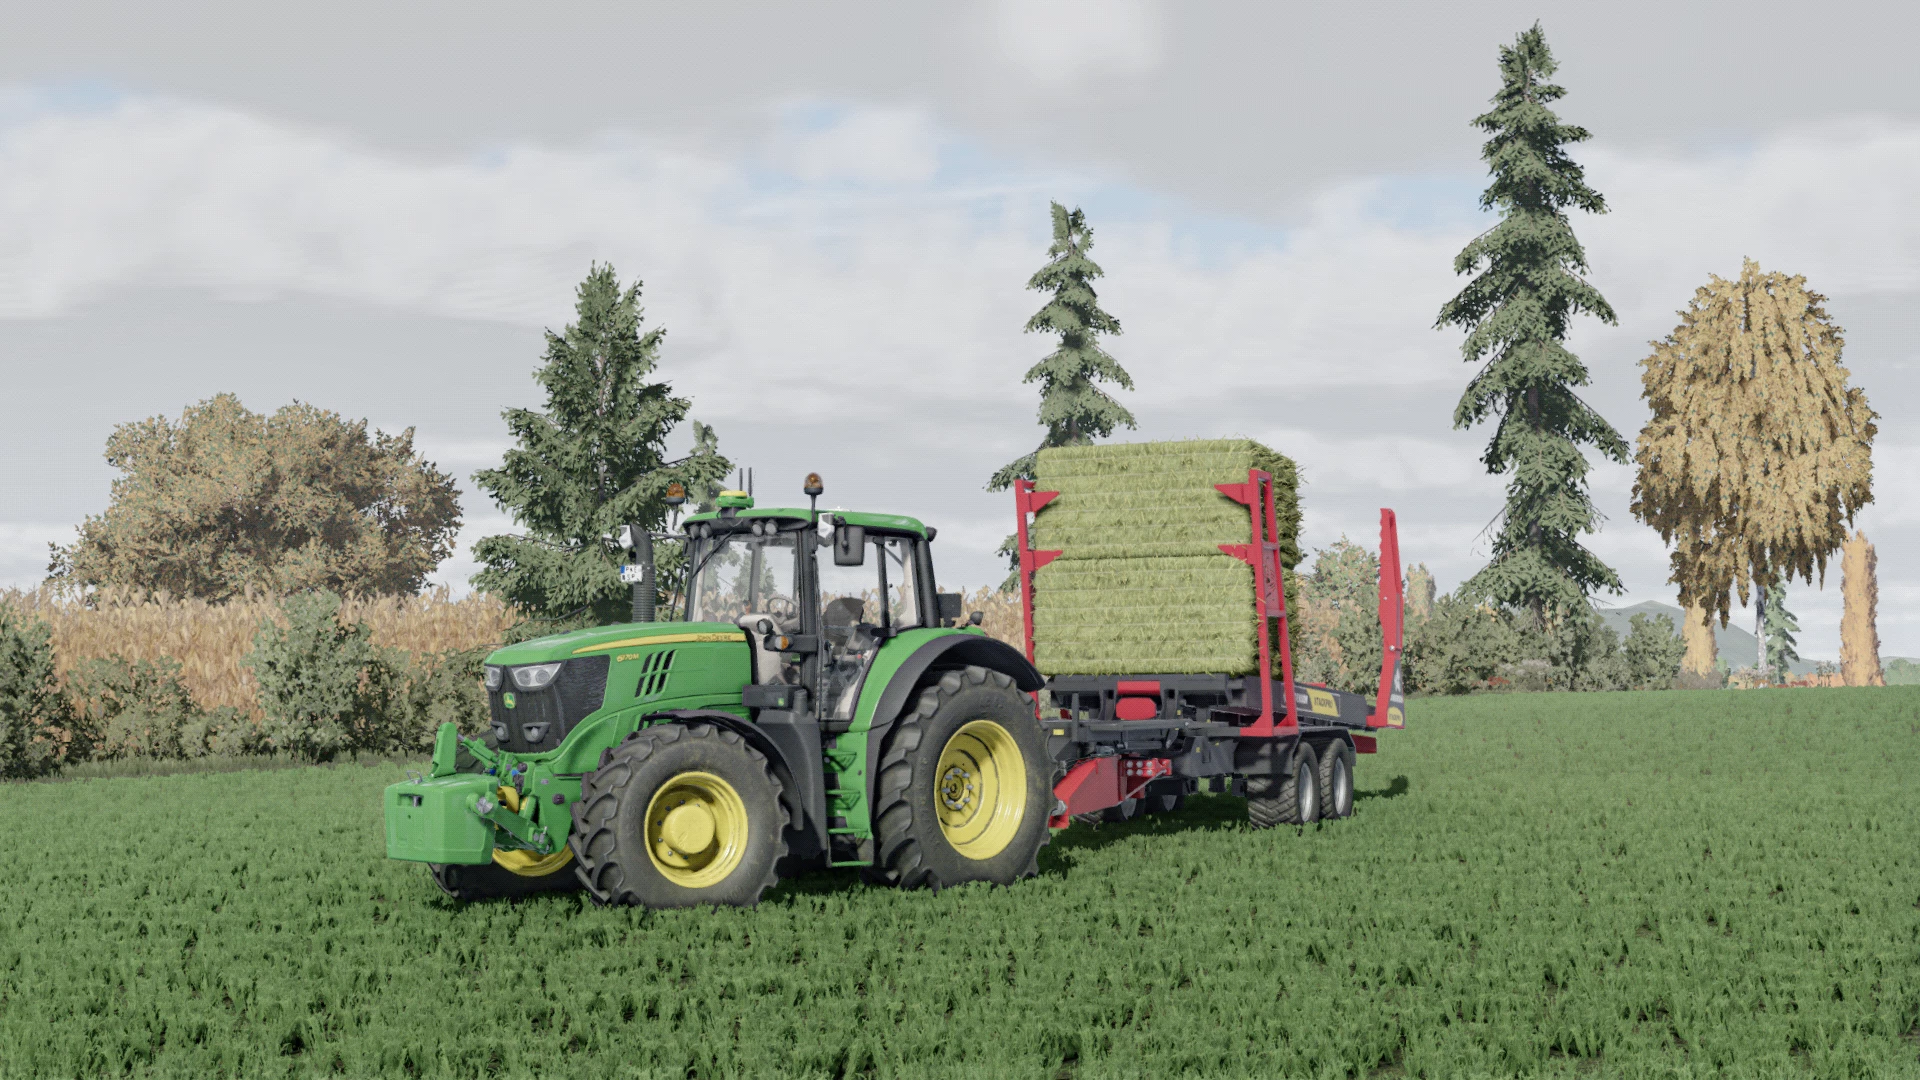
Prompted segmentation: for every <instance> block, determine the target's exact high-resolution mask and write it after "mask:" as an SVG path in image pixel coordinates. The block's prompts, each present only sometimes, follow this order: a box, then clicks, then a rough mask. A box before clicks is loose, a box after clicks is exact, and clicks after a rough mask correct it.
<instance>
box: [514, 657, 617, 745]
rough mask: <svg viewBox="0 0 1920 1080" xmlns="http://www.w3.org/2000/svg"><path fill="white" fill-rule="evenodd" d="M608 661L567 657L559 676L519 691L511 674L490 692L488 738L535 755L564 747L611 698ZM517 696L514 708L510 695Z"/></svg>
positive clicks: (599, 658) (604, 659)
mask: <svg viewBox="0 0 1920 1080" xmlns="http://www.w3.org/2000/svg"><path fill="white" fill-rule="evenodd" d="M607 665H608V659H607V657H604V656H581V657H575V658H574V659H572V660H568V661H567V662H566V664H565V665H564V666H562V667H561V668H560V675H559V677H557V678H555V679H554V680H553V681H552V682H551V683H548V684H547V685H546V687H545V688H544V689H540V690H518V689H515V688H514V686H513V676H512V674H511V673H510V672H509V673H508V675H507V677H506V679H504V680H503V681H502V682H503V685H502V686H501V688H500V689H499V690H496V691H494V692H492V693H490V694H488V695H487V707H488V711H489V712H490V714H491V716H492V719H493V737H492V738H491V739H490V740H488V741H489V743H490V744H491V745H492V746H493V747H494V749H497V750H510V751H512V752H514V753H517V754H535V753H539V752H540V751H542V750H551V749H553V748H554V747H556V746H559V745H560V740H562V739H564V738H566V737H567V733H568V732H570V731H572V730H573V726H574V725H575V724H577V723H579V722H580V721H582V720H584V719H586V718H587V717H588V716H591V715H592V714H593V713H594V711H595V710H597V709H599V708H600V705H601V703H602V702H604V701H605V700H606V698H607ZM508 693H511V694H513V708H511V709H509V708H507V701H506V696H507V694H508Z"/></svg>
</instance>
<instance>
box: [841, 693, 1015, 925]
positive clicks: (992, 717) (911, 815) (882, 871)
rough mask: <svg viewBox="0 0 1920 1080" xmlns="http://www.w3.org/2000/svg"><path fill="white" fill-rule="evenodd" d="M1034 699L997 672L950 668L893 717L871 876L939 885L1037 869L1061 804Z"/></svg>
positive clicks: (878, 788) (1006, 878)
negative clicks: (1056, 804)
mask: <svg viewBox="0 0 1920 1080" xmlns="http://www.w3.org/2000/svg"><path fill="white" fill-rule="evenodd" d="M1051 775H1052V769H1051V767H1050V766H1049V764H1048V762H1047V757H1046V741H1045V739H1044V738H1043V737H1042V736H1041V734H1040V727H1039V725H1038V724H1037V723H1035V721H1034V717H1033V702H1032V701H1030V700H1028V698H1027V696H1026V695H1025V694H1022V693H1021V692H1020V691H1019V690H1018V689H1017V688H1016V687H1015V686H1014V685H1013V680H1012V679H1010V678H1008V677H1007V676H1006V675H1004V674H1002V673H1000V672H998V671H989V670H987V669H986V668H983V667H974V666H970V667H967V668H964V669H962V670H959V671H949V672H946V673H944V674H942V675H941V676H940V679H939V681H938V682H935V683H933V684H932V685H930V686H928V687H926V688H925V689H923V690H921V691H920V698H919V700H918V702H917V703H916V704H915V707H914V709H913V711H912V712H911V713H909V714H907V715H905V716H902V717H901V718H900V719H899V720H897V721H896V722H895V723H894V726H893V730H892V731H891V732H889V733H888V735H887V738H886V742H885V743H884V744H883V746H882V748H881V753H880V768H879V782H878V783H877V784H875V785H874V800H873V801H874V809H875V815H874V829H873V832H874V850H875V854H876V858H875V859H874V863H873V867H872V869H871V870H870V871H869V872H868V876H869V878H870V879H872V880H874V881H876V882H878V883H881V884H887V885H898V886H901V887H903V888H918V887H920V886H923V885H924V886H927V887H929V888H933V889H940V888H944V887H946V886H948V885H958V884H961V883H962V882H967V881H990V882H993V883H995V884H999V885H1011V884H1012V883H1014V882H1015V881H1018V880H1020V879H1021V878H1023V877H1032V876H1033V875H1035V874H1037V873H1039V870H1040V867H1039V855H1040V848H1041V846H1042V845H1043V844H1045V843H1046V842H1047V839H1048V835H1049V834H1048V831H1047V814H1048V811H1049V810H1050V809H1051V808H1052V806H1053V789H1052V787H1051V786H1050V785H1049V783H1048V781H1049V778H1050V777H1051Z"/></svg>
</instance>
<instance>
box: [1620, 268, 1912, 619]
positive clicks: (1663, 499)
mask: <svg viewBox="0 0 1920 1080" xmlns="http://www.w3.org/2000/svg"><path fill="white" fill-rule="evenodd" d="M1806 284H1807V283H1806V279H1805V278H1803V277H1788V276H1786V275H1785V274H1780V273H1762V272H1761V270H1760V267H1759V266H1758V265H1756V264H1755V263H1754V262H1753V261H1752V260H1746V261H1745V264H1744V266H1743V267H1742V269H1741V272H1740V279H1739V280H1738V281H1727V280H1725V279H1723V278H1720V277H1718V276H1714V277H1710V278H1709V279H1708V282H1707V284H1706V285H1704V286H1702V287H1701V288H1700V289H1698V290H1697V291H1695V293H1694V296H1693V300H1692V302H1691V303H1690V304H1688V306H1687V308H1686V309H1685V310H1684V311H1682V312H1681V313H1680V318H1681V322H1680V325H1679V326H1677V327H1675V328H1674V330H1673V332H1672V333H1671V334H1669V335H1667V337H1666V338H1665V339H1663V340H1661V341H1657V342H1654V344H1653V354H1652V355H1650V356H1648V357H1647V358H1646V359H1644V360H1642V361H1640V365H1641V368H1642V372H1641V376H1640V383H1641V396H1643V397H1645V398H1646V399H1647V403H1648V405H1649V406H1650V407H1651V408H1652V411H1653V416H1652V418H1651V419H1649V420H1648V421H1647V424H1646V426H1645V427H1643V428H1642V429H1641V430H1640V437H1639V440H1638V447H1637V449H1636V451H1635V454H1634V460H1635V462H1636V463H1637V464H1638V466H1639V473H1638V476H1637V477H1636V479H1635V480H1634V485H1633V513H1634V516H1636V517H1638V518H1639V519H1640V520H1642V521H1644V522H1646V523H1647V524H1649V525H1651V526H1653V527H1654V528H1655V529H1656V530H1658V531H1659V533H1660V537H1661V539H1663V540H1665V541H1666V542H1668V543H1670V544H1672V545H1673V547H1674V550H1673V555H1672V556H1671V566H1672V569H1673V575H1672V578H1671V580H1672V581H1673V582H1674V584H1676V585H1678V586H1680V602H1681V603H1682V604H1683V605H1686V606H1689V607H1692V606H1695V605H1698V606H1701V607H1704V608H1706V609H1707V610H1708V611H1709V612H1717V613H1718V614H1719V616H1720V625H1722V626H1725V625H1726V624H1727V616H1728V608H1729V606H1730V601H1731V595H1732V593H1733V592H1734V590H1736V589H1737V590H1738V593H1739V597H1740V601H1741V602H1742V603H1745V602H1746V601H1747V598H1748V596H1749V589H1750V588H1752V587H1753V586H1755V585H1759V586H1766V585H1771V584H1775V583H1781V582H1785V581H1786V580H1788V579H1790V578H1793V577H1796V576H1798V577H1801V578H1803V579H1805V580H1806V581H1807V582H1808V583H1809V584H1812V583H1813V581H1814V575H1815V573H1816V571H1817V572H1818V574H1819V576H1820V578H1821V579H1822V580H1824V579H1825V576H1826V566H1827V560H1828V558H1829V557H1831V556H1832V554H1833V552H1834V551H1835V550H1837V549H1838V548H1839V547H1840V546H1841V545H1842V544H1843V543H1845V542H1846V539H1847V527H1848V524H1849V523H1850V522H1851V521H1852V520H1853V517H1854V515H1855V513H1857V512H1858V511H1859V509H1860V508H1861V507H1862V506H1865V505H1866V504H1867V503H1869V502H1871V501H1872V500H1873V460H1872V450H1873V437H1874V435H1875V433H1876V431H1877V430H1878V429H1877V428H1876V426H1875V424H1874V420H1875V418H1876V414H1875V413H1874V411H1873V410H1872V409H1871V408H1870V407H1868V405H1867V398H1866V395H1865V394H1864V393H1863V392H1862V391H1860V390H1859V389H1857V388H1854V387H1849V386H1848V385H1847V375H1848V372H1847V369H1846V368H1844V367H1842V366H1841V364H1840V352H1841V348H1842V346H1843V344H1844V341H1843V339H1842V336H1841V330H1840V328H1839V327H1838V326H1835V325H1834V324H1833V322H1832V320H1831V319H1830V318H1829V317H1828V315H1827V312H1826V309H1825V308H1824V307H1822V306H1821V305H1823V304H1824V303H1825V302H1826V298H1825V297H1823V296H1821V295H1820V294H1819V293H1816V292H1812V291H1809V290H1808V289H1807V287H1806Z"/></svg>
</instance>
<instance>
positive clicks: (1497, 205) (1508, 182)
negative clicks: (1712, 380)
mask: <svg viewBox="0 0 1920 1080" xmlns="http://www.w3.org/2000/svg"><path fill="white" fill-rule="evenodd" d="M1557 66H1558V65H1556V64H1555V63H1554V59H1553V54H1552V52H1550V51H1549V50H1548V48H1547V41H1546V36H1545V35H1544V34H1543V33H1542V32H1541V30H1540V25H1539V24H1538V23H1535V24H1534V26H1533V28H1532V29H1531V30H1528V31H1526V32H1525V33H1523V34H1521V35H1520V36H1519V38H1518V39H1516V40H1515V42H1514V44H1513V45H1511V46H1508V47H1503V48H1501V50H1500V75H1501V79H1502V83H1503V85H1502V86H1501V88H1500V92H1499V93H1498V94H1496V95H1495V96H1494V98H1493V108H1492V109H1490V110H1488V111H1487V112H1486V113H1484V114H1482V115H1481V116H1479V117H1477V118H1476V119H1475V120H1474V124H1475V126H1477V127H1479V128H1480V129H1482V130H1484V131H1486V132H1488V133H1489V134H1490V135H1491V136H1492V137H1491V138H1490V139H1488V140H1487V143H1486V145H1485V146H1484V148H1483V149H1482V150H1481V157H1482V158H1483V159H1485V161H1486V162H1487V165H1488V168H1489V171H1490V172H1491V173H1492V175H1493V183H1492V184H1491V185H1490V186H1489V187H1488V188H1487V190H1486V192H1485V193H1484V194H1482V195H1481V197H1480V206H1481V208H1482V209H1486V210H1498V211H1499V212H1500V222H1499V224H1497V225H1495V226H1494V227H1493V228H1491V229H1489V230H1487V231H1486V232H1485V233H1482V234H1481V235H1480V236H1479V237H1477V238H1475V239H1474V241H1473V242H1472V243H1470V244H1468V245H1467V246H1466V247H1465V248H1464V249H1463V250H1462V251H1461V252H1460V254H1459V256H1458V257H1456V258H1455V259H1454V263H1453V269H1454V272H1455V273H1456V274H1468V273H1476V272H1477V276H1476V277H1474V279H1473V280H1472V281H1471V282H1469V283H1468V284H1467V286H1466V288H1464V289H1462V290H1461V291H1460V294H1459V295H1458V296H1455V297H1454V298H1453V299H1452V300H1450V301H1448V302H1447V304H1446V306H1444V307H1442V308H1441V309H1440V317H1439V319H1438V321H1437V322H1436V323H1435V326H1436V327H1439V326H1449V325H1451V326H1460V327H1464V328H1466V330H1467V339H1466V341H1465V343H1464V344H1462V346H1461V349H1460V351H1461V354H1462V356H1463V357H1464V358H1465V360H1466V361H1467V362H1468V363H1472V364H1483V366H1482V367H1481V368H1480V370H1479V372H1478V373H1476V374H1475V375H1474V377H1473V379H1472V381H1470V382H1469V383H1468V384H1467V389H1466V392H1465V393H1464V394H1462V395H1461V397H1460V403H1459V405H1458V406H1456V407H1455V409H1454V413H1453V421H1454V427H1456V428H1462V429H1464V428H1468V427H1471V426H1473V425H1475V424H1478V423H1480V422H1481V421H1483V420H1487V419H1490V418H1491V419H1494V420H1495V421H1496V425H1495V429H1494V434H1493V438H1492V440H1491V441H1490V442H1489V443H1488V444H1487V451H1486V453H1485V454H1484V455H1483V456H1482V458H1481V460H1482V461H1483V462H1484V463H1485V464H1486V466H1487V471H1488V472H1490V473H1493V474H1496V475H1503V474H1504V475H1508V476H1509V477H1510V479H1509V480H1508V482H1507V501H1506V506H1505V508H1504V510H1503V511H1502V513H1501V516H1500V518H1499V519H1498V530H1499V531H1498V533H1497V535H1496V536H1495V538H1494V542H1493V558H1492V560H1491V561H1490V562H1489V563H1488V564H1487V565H1486V566H1485V567H1484V568H1482V569H1481V570H1480V572H1479V573H1477V574H1475V575H1474V576H1473V578H1472V579H1470V580H1469V581H1468V582H1467V583H1466V584H1465V585H1464V586H1463V589H1464V591H1465V592H1466V593H1467V594H1469V595H1474V596H1479V597H1484V598H1486V599H1489V600H1493V601H1495V602H1497V603H1501V604H1506V605H1511V606H1515V607H1526V608H1531V609H1532V610H1533V612H1534V614H1535V616H1536V618H1539V619H1544V618H1546V616H1547V613H1548V611H1549V610H1553V611H1566V610H1569V609H1572V608H1575V607H1576V606H1583V605H1585V604H1586V603H1587V600H1588V597H1589V596H1590V595H1591V594H1592V593H1593V592H1594V590H1596V589H1601V588H1605V589H1609V590H1611V591H1613V592H1619V591H1620V579H1619V576H1618V575H1616V574H1615V573H1614V572H1613V570H1612V569H1611V568H1609V567H1608V566H1607V565H1606V564H1605V563H1603V562H1601V561H1600V560H1599V558H1597V557H1596V556H1595V555H1594V554H1593V553H1592V552H1590V551H1588V550H1587V549H1586V548H1584V547H1582V546H1581V545H1580V543H1579V541H1578V537H1579V536H1580V534H1582V533H1591V532H1593V531H1595V530H1596V529H1597V528H1598V524H1597V519H1598V514H1597V512H1596V511H1595V510H1594V507H1593V501H1592V499H1591V498H1590V497H1589V496H1588V494H1587V484H1586V475H1587V469H1588V464H1587V459H1586V456H1585V454H1584V453H1583V452H1582V451H1581V449H1580V447H1581V446H1582V445H1589V446H1593V447H1596V448H1597V449H1599V451H1600V452H1601V453H1602V454H1605V455H1606V456H1607V457H1608V458H1610V459H1612V460H1614V461H1619V462H1625V461H1626V459H1627V444H1626V442H1625V440H1623V439H1622V438H1621V437H1620V435H1619V433H1618V432H1616V431H1614V429H1613V428H1612V426H1611V425H1609V424H1608V423H1607V422H1606V420H1604V419H1602V418H1601V416H1600V414H1599V413H1597V412H1595V411H1594V410H1593V409H1592V408H1591V407H1590V406H1588V405H1587V403H1586V402H1584V401H1582V400H1581V399H1580V397H1579V395H1578V394H1576V393H1575V388H1576V387H1580V386H1585V385H1587V383H1588V381H1589V379H1588V375H1587V369H1586V366H1585V365H1584V364H1582V363H1581V362H1580V359H1579V357H1577V356H1575V355H1574V354H1573V353H1572V352H1570V351H1568V349H1567V348H1566V345H1565V342H1566V338H1567V332H1568V328H1569V324H1570V323H1571V322H1572V320H1573V317H1574V316H1575V315H1578V314H1582V313H1586V314H1591V315H1594V316H1597V317H1598V318H1600V319H1601V320H1603V321H1605V322H1608V323H1612V322H1614V321H1616V320H1615V318H1614V314H1613V308H1612V307H1610V306H1609V305H1608V304H1607V301H1606V298H1605V297H1603V296H1601V295H1600V292H1599V290H1597V289H1595V288H1594V287H1593V286H1592V285H1590V284H1588V283H1587V281H1586V280H1585V279H1584V278H1583V277H1581V274H1582V273H1584V272H1586V271H1587V256H1586V252H1585V251H1584V250H1583V249H1582V248H1581V246H1580V242H1579V241H1578V240H1577V239H1575V238H1574V235H1573V227H1572V225H1571V224H1570V223H1569V222H1568V220H1567V208H1568V207H1575V208H1578V209H1581V210H1585V211H1587V212H1589V213H1595V214H1601V213H1605V212H1606V202H1605V200H1604V199H1602V198H1601V196H1600V193H1599V192H1597V191H1594V190H1593V189H1592V188H1590V187H1588V186H1587V183H1586V179H1585V174H1584V172H1583V170H1582V169H1581V168H1580V166H1579V165H1577V164H1575V163H1574V161H1573V160H1572V159H1571V158H1569V157H1568V156H1567V153H1566V151H1565V150H1564V149H1563V148H1564V147H1565V146H1566V145H1567V144H1569V143H1576V142H1581V141H1583V140H1585V139H1586V138H1587V137H1588V133H1587V132H1586V130H1585V129H1583V128H1579V127H1574V126H1572V125H1569V124H1563V123H1561V122H1560V119H1559V117H1558V116H1556V115H1555V114H1554V112H1553V110H1552V109H1550V108H1548V105H1549V104H1550V103H1552V102H1553V101H1555V100H1557V99H1559V98H1560V97H1561V96H1563V95H1564V94H1565V93H1566V91H1565V90H1563V89H1562V88H1561V87H1558V86H1555V85H1553V84H1552V83H1549V82H1546V81H1545V80H1546V78H1547V77H1548V76H1550V75H1552V74H1553V72H1554V70H1555V68H1556V67H1557Z"/></svg>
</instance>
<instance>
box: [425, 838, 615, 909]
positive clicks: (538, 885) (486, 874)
mask: <svg viewBox="0 0 1920 1080" xmlns="http://www.w3.org/2000/svg"><path fill="white" fill-rule="evenodd" d="M427 869H428V870H429V871H430V872H431V873H432V874H433V883H434V884H435V885H438V886H440V891H441V892H443V893H446V894H447V895H448V896H451V897H453V898H454V899H455V900H463V901H473V900H498V899H501V898H504V897H511V896H532V895H533V894H535V893H543V892H572V891H573V890H575V889H578V888H579V887H580V878H579V877H578V875H576V874H575V873H574V872H573V852H572V851H570V850H568V849H566V848H561V849H560V850H559V851H558V852H557V853H555V854H553V855H548V856H544V857H542V856H539V855H535V854H534V853H533V852H531V851H497V850H496V851H495V852H494V853H493V861H492V862H490V863H481V864H479V865H476V866H463V865H460V864H458V863H428V864H427Z"/></svg>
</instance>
